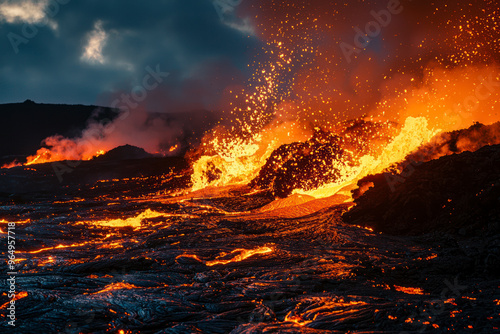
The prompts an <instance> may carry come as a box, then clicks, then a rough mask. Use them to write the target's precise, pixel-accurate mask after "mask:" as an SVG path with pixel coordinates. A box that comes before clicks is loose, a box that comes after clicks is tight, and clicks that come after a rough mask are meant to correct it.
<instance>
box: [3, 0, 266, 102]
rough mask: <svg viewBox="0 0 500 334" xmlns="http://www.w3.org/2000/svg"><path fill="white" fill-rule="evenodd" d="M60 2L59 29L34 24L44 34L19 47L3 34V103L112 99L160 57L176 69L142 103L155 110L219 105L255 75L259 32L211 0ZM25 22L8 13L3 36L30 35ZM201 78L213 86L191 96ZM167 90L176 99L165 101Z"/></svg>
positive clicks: (165, 66)
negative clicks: (227, 90)
mask: <svg viewBox="0 0 500 334" xmlns="http://www.w3.org/2000/svg"><path fill="white" fill-rule="evenodd" d="M57 1H60V0H57ZM57 1H56V0H49V7H48V8H49V9H47V13H49V14H47V15H48V16H49V18H50V19H52V20H54V21H55V22H56V23H57V25H58V27H59V28H58V30H57V34H56V33H53V31H51V28H50V27H46V28H45V29H43V28H41V27H40V26H39V25H38V24H36V25H34V27H35V28H37V29H38V33H37V34H36V35H34V36H32V37H29V38H26V39H27V42H26V43H22V44H19V46H18V48H19V53H18V54H16V53H15V52H14V51H13V48H12V45H11V43H10V42H9V39H8V38H0V50H3V51H2V52H0V77H1V78H2V80H1V82H0V103H9V102H22V101H24V100H26V99H31V100H34V101H36V102H42V103H68V104H74V103H80V104H99V105H103V106H109V105H110V103H111V102H112V101H113V100H114V96H115V95H116V94H118V95H119V94H121V93H122V92H123V93H128V92H130V91H131V89H133V87H135V86H136V85H139V84H141V80H142V78H143V77H144V75H145V70H144V69H145V68H146V67H147V66H152V67H154V66H156V64H160V66H161V69H162V71H167V72H169V73H171V76H170V77H169V78H168V80H166V81H165V83H163V84H162V86H161V87H160V88H158V89H157V90H155V94H157V95H158V97H159V98H158V99H156V98H154V99H153V95H154V94H151V99H149V98H148V99H147V101H144V102H143V103H142V104H144V106H145V107H146V108H147V109H148V110H150V111H167V110H168V111H169V112H174V111H178V110H189V109H191V107H192V106H193V105H194V106H195V107H196V108H215V107H216V106H217V99H218V98H220V97H219V96H217V94H219V93H220V92H221V91H223V90H224V85H225V84H227V83H229V84H231V85H239V84H241V82H242V81H243V80H245V78H247V77H248V76H249V72H250V69H249V67H248V66H247V65H248V64H249V63H251V61H252V59H253V56H254V53H253V52H252V50H256V49H257V50H258V49H260V47H261V46H262V42H261V41H259V39H258V38H256V37H255V36H252V35H251V36H250V37H248V33H242V32H241V31H242V30H243V31H244V30H247V31H248V30H250V29H251V28H249V27H244V20H243V21H242V22H243V23H242V24H241V26H243V27H239V28H240V30H238V29H235V28H233V27H230V26H228V25H227V24H225V23H224V22H221V20H220V18H219V16H218V14H217V11H216V10H215V8H214V6H213V4H212V3H211V1H207V0H190V1H154V2H145V3H144V2H138V1H136V0H107V1H106V2H103V1H102V0H85V1H67V0H66V1H64V2H65V4H64V5H62V4H61V5H60V6H59V11H58V12H57V15H51V14H50V13H51V12H54V11H55V10H53V9H52V11H51V9H50V7H51V6H52V5H53V3H55V2H57ZM17 2H19V3H20V2H21V1H17ZM17 2H16V3H17ZM60 2H61V3H62V2H63V1H60ZM0 3H4V1H2V0H0ZM10 3H14V1H12V2H10ZM23 3H25V2H24V1H23ZM30 3H35V1H34V0H32V1H31V2H30ZM37 3H38V2H37ZM244 3H245V2H243V3H242V5H243V4H244ZM239 8H242V7H241V6H239V7H238V10H239ZM245 15H246V14H245V13H243V14H242V15H239V14H238V15H237V16H238V18H239V17H246V16H245ZM11 16H12V15H11ZM228 19H230V18H228ZM230 22H236V23H238V20H236V21H230ZM25 24H28V23H27V22H26V21H20V20H17V21H16V22H7V21H6V20H5V19H1V18H0V36H4V37H5V36H7V35H8V34H9V33H14V34H16V35H19V36H20V37H22V38H24V31H25V29H24V25H25ZM28 25H29V24H28ZM247 25H248V23H247ZM221 64H222V65H221ZM221 67H223V69H221ZM211 68H217V69H218V70H217V71H212V70H211ZM210 71H212V72H210ZM221 71H223V72H221ZM209 72H210V74H208V76H209V78H207V74H206V73H209ZM215 83H216V84H215ZM200 85H205V86H207V87H206V88H205V89H201V90H202V91H203V94H201V95H194V96H193V95H191V96H189V97H187V98H186V96H185V94H188V92H190V91H192V90H196V91H197V92H198V91H199V90H200V89H198V88H196V87H198V86H200ZM177 94H179V96H177ZM197 94H198V93H197ZM162 96H167V97H168V101H165V103H168V102H169V101H173V102H172V104H163V105H160V104H159V103H160V102H159V101H163V99H162ZM182 100H184V104H185V105H186V106H185V107H184V106H182V105H181V104H183V103H182ZM193 100H196V103H193ZM157 101H158V102H157ZM150 102H151V103H150Z"/></svg>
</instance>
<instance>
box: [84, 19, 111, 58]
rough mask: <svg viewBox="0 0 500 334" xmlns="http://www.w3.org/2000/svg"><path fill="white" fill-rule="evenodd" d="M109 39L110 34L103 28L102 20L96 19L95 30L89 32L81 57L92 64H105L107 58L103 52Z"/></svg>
mask: <svg viewBox="0 0 500 334" xmlns="http://www.w3.org/2000/svg"><path fill="white" fill-rule="evenodd" d="M107 39H108V34H106V32H105V31H104V29H103V28H102V21H100V20H99V21H96V22H95V24H94V30H92V31H91V32H90V34H89V37H88V41H87V45H86V46H85V47H84V52H83V54H82V58H81V59H82V60H84V61H87V62H89V63H91V64H95V63H99V64H104V63H105V62H106V60H105V59H104V56H103V54H102V49H103V47H104V45H105V44H106V41H107Z"/></svg>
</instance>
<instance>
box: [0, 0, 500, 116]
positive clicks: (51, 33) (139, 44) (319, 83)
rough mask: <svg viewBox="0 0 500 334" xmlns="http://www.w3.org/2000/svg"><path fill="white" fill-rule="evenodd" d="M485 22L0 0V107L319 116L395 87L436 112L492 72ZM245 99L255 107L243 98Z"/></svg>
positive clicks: (283, 7)
mask: <svg viewBox="0 0 500 334" xmlns="http://www.w3.org/2000/svg"><path fill="white" fill-rule="evenodd" d="M388 11H390V12H391V13H392V14H391V15H390V17H389V18H388V17H386V14H383V13H387V12H388ZM374 13H375V14H374ZM498 17H499V12H498V5H497V3H496V2H495V1H492V0H480V1H475V2H471V3H467V2H463V1H430V0H421V1H411V0H401V1H399V0H364V1H356V2H354V1H352V2H335V1H324V0H308V1H306V0H290V1H270V0H252V1H251V0H182V1H181V0H163V1H152V0H150V1H141V2H139V1H130V0H124V1H118V0H108V1H97V0H88V1H83V0H22V1H3V2H2V3H1V5H0V35H2V36H4V37H3V38H1V39H0V41H1V42H0V43H1V47H2V53H1V56H0V57H2V58H1V60H0V64H1V68H0V78H1V81H0V103H7V102H22V101H24V100H26V99H32V100H34V101H35V102H42V103H68V104H88V105H90V104H92V105H102V106H112V107H123V106H124V105H126V106H129V107H130V106H135V104H140V107H141V110H142V109H144V110H145V111H157V112H179V111H193V110H224V111H228V112H231V113H233V111H234V110H236V114H242V113H243V112H244V111H246V110H252V111H253V110H257V109H261V110H262V112H263V113H269V111H271V113H272V114H273V117H275V116H277V117H280V116H279V115H285V116H286V117H288V116H290V115H291V116H293V117H295V116H296V115H299V117H300V119H301V120H302V121H304V122H318V123H322V124H323V123H324V122H325V121H329V120H332V119H333V120H336V119H337V116H339V115H341V114H344V116H345V117H348V118H352V117H359V116H362V115H365V114H367V113H371V114H380V113H381V112H382V113H385V114H386V115H387V114H388V113H389V112H390V113H392V114H396V113H399V112H400V110H402V109H404V108H406V107H404V106H402V104H404V103H406V102H405V101H408V100H409V99H410V96H407V95H405V94H407V92H409V93H408V94H410V93H411V92H415V95H419V96H423V94H422V90H425V91H427V92H433V91H436V89H438V88H439V91H440V94H442V95H443V96H447V99H449V100H450V101H449V103H446V105H442V103H441V104H440V106H439V107H440V108H441V109H443V110H448V109H453V108H454V105H453V103H454V101H455V100H456V99H457V98H458V99H460V96H462V95H463V94H464V92H465V94H467V92H469V91H470V89H471V88H470V87H473V86H474V85H477V84H479V83H481V82H482V81H483V80H482V79H481V78H482V77H484V76H488V75H490V76H491V75H493V74H495V75H497V73H498V71H497V70H496V66H497V63H498V60H499V58H500V56H499V55H500V52H499V45H500V38H499V31H500V24H499V22H500V21H499V19H498ZM33 28H35V30H34V29H33ZM367 29H368V30H367ZM370 29H371V32H370V31H369V30H370ZM359 33H362V34H365V33H366V34H367V35H366V36H364V37H363V36H361V35H359ZM368 35H369V38H368V37H367V36H368ZM363 40H367V41H369V42H367V43H366V45H362V44H365V43H364V42H363ZM464 70H465V71H466V72H463V71H464ZM152 71H156V72H160V73H162V76H161V78H160V81H159V82H155V81H154V80H153V81H151V80H152V79H153V78H151V77H148V76H151V75H152V74H151V72H152ZM474 71H475V72H474ZM167 73H168V76H167V75H166V74H167ZM440 73H441V74H440ZM269 75H270V76H271V77H269ZM463 78H466V79H467V78H470V80H469V81H470V82H468V84H469V86H467V87H457V86H456V85H461V84H462V82H463ZM271 81H272V83H271ZM252 82H253V85H252V84H250V83H252ZM436 82H439V85H440V87H436ZM270 84H271V86H272V87H271V86H270ZM145 86H147V87H153V86H154V88H151V89H149V88H148V89H145V88H144V87H145ZM259 87H260V88H259ZM269 87H271V88H269ZM243 89H245V93H244V94H238V92H240V91H242V90H243ZM472 89H473V88H472ZM264 90H267V91H265V92H264ZM271 90H272V91H271ZM134 92H135V93H136V98H135V99H132V101H130V98H129V99H127V98H126V97H124V95H123V94H125V96H126V95H130V94H131V93H134ZM263 92H264V93H263ZM457 92H460V94H459V96H457V97H455V96H454V94H457ZM254 93H255V94H257V95H261V96H262V99H260V100H259V103H260V105H258V104H256V103H253V104H252V103H250V104H248V103H247V102H248V101H245V100H247V97H248V96H251V95H253V94H254ZM238 95H239V98H240V99H243V101H238V102H235V103H232V102H234V101H236V100H237V99H238ZM138 100H140V101H138ZM264 100H265V101H264ZM263 101H264V102H263ZM426 103H427V102H426ZM488 103H489V102H488ZM235 105H236V106H237V107H235ZM234 108H236V109H234ZM238 108H239V109H238ZM381 108H383V110H381ZM391 108H392V110H393V111H390V110H389V109H391ZM426 108H427V109H430V108H434V109H435V108H436V103H433V104H431V103H427V107H426ZM406 109H408V108H406ZM440 112H441V111H440ZM287 113H288V115H286V114H287ZM319 114H321V115H319ZM318 115H319V116H318ZM285 116H284V117H285ZM344 116H343V117H344ZM405 116H406V115H405ZM286 117H285V118H286ZM262 119H264V120H265V121H266V122H267V121H268V120H269V117H263V118H262ZM395 119H396V120H398V118H397V117H395Z"/></svg>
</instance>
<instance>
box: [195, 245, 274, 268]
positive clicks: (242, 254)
mask: <svg viewBox="0 0 500 334" xmlns="http://www.w3.org/2000/svg"><path fill="white" fill-rule="evenodd" d="M272 251H273V249H272V248H270V247H265V246H264V247H259V248H256V249H241V248H238V249H235V250H233V251H232V252H231V253H229V254H222V255H219V256H218V257H217V259H216V260H212V261H208V262H206V263H205V264H206V265H207V266H215V265H217V264H228V263H231V262H240V261H243V260H245V259H248V258H249V257H250V256H253V255H256V254H267V253H271V252H272ZM236 253H239V254H237V255H235V256H234V257H232V258H230V259H227V260H219V258H221V257H225V256H228V255H231V254H236Z"/></svg>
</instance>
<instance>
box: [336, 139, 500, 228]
mask: <svg viewBox="0 0 500 334" xmlns="http://www.w3.org/2000/svg"><path fill="white" fill-rule="evenodd" d="M370 182H371V183H373V185H374V186H373V187H372V188H370V189H368V190H367V191H366V192H365V193H364V194H363V195H362V196H360V197H358V198H357V199H355V204H356V206H355V207H353V208H352V209H351V210H350V211H349V212H347V213H345V214H344V215H343V218H344V220H345V221H346V222H348V223H352V224H355V225H362V226H370V227H372V228H374V229H375V230H376V231H380V232H387V233H391V234H423V233H428V232H432V231H442V232H450V233H454V234H457V233H459V234H460V235H462V236H464V237H465V236H473V235H484V234H485V233H486V234H495V233H498V231H499V224H498V222H499V220H500V145H494V146H485V147H483V148H481V149H479V150H478V151H476V152H464V153H461V154H454V155H449V156H444V157H441V158H440V159H437V160H432V161H429V162H426V163H422V164H420V165H416V164H412V165H409V166H407V168H405V170H403V172H402V173H400V174H395V173H382V174H377V175H370V176H367V177H365V178H363V179H362V180H360V181H359V182H358V185H359V186H360V187H361V186H363V185H364V184H367V183H370Z"/></svg>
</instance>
